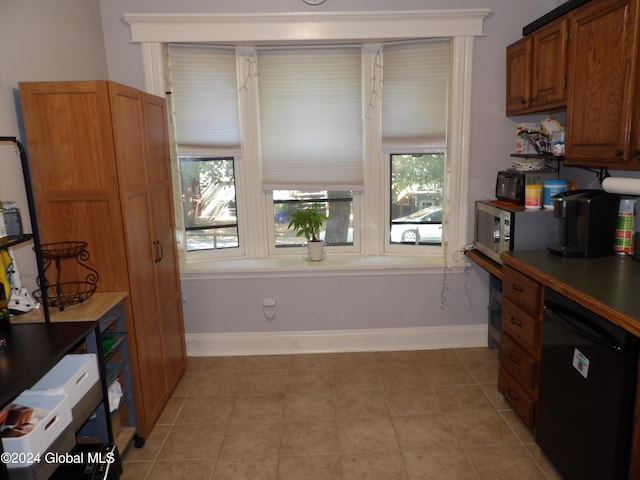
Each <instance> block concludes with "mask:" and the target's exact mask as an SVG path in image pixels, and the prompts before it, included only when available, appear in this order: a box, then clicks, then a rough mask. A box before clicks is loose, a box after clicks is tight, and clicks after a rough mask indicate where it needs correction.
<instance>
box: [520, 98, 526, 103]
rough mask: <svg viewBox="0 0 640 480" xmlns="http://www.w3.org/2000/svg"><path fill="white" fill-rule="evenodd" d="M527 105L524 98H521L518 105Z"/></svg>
mask: <svg viewBox="0 0 640 480" xmlns="http://www.w3.org/2000/svg"><path fill="white" fill-rule="evenodd" d="M526 104H527V100H526V98H524V97H523V98H522V100H520V105H526Z"/></svg>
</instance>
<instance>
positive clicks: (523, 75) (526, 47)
mask: <svg viewBox="0 0 640 480" xmlns="http://www.w3.org/2000/svg"><path fill="white" fill-rule="evenodd" d="M531 43H532V42H531V39H530V38H529V37H525V38H523V39H521V40H518V41H517V42H515V43H514V44H512V45H509V46H508V47H507V104H506V110H507V115H521V114H523V113H525V112H527V111H528V110H529V99H530V98H531V48H532V47H531Z"/></svg>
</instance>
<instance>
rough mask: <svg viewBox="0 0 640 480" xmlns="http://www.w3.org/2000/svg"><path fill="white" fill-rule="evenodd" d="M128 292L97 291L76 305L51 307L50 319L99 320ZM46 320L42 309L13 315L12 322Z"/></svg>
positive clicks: (72, 320) (125, 296) (66, 320)
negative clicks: (61, 308)
mask: <svg viewBox="0 0 640 480" xmlns="http://www.w3.org/2000/svg"><path fill="white" fill-rule="evenodd" d="M127 295H128V293H127V292H96V293H94V294H93V295H91V297H89V298H88V299H87V300H85V301H84V302H82V303H78V304H76V305H68V306H67V307H65V309H64V310H60V309H58V308H53V307H50V308H49V320H50V321H51V322H52V323H58V322H86V321H97V320H100V318H102V316H103V315H104V314H105V313H106V312H107V311H108V310H109V309H111V308H112V307H113V306H115V305H117V304H118V303H120V302H121V301H122V300H124V299H125V298H127ZM39 322H44V315H43V314H42V310H31V311H30V312H27V313H23V314H21V315H16V316H14V317H11V323H12V324H22V323H39Z"/></svg>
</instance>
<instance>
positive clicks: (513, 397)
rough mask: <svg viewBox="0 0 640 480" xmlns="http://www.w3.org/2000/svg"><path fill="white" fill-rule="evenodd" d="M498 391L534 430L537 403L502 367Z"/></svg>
mask: <svg viewBox="0 0 640 480" xmlns="http://www.w3.org/2000/svg"><path fill="white" fill-rule="evenodd" d="M498 391H499V392H500V393H502V394H503V395H504V398H505V399H506V400H507V401H508V402H509V404H511V406H512V407H513V409H514V410H515V411H516V413H517V414H518V415H519V416H520V418H522V420H523V421H524V423H525V424H526V425H527V426H528V427H529V428H530V429H531V430H533V428H534V426H535V411H536V403H535V401H534V399H533V398H532V397H531V396H530V395H529V394H528V393H527V392H526V391H525V390H524V389H523V388H522V387H521V386H520V385H519V384H518V382H516V381H515V380H514V379H513V377H511V375H509V373H508V372H507V371H506V370H505V369H504V368H500V374H499V376H498Z"/></svg>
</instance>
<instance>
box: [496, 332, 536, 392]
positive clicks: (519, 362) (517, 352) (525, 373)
mask: <svg viewBox="0 0 640 480" xmlns="http://www.w3.org/2000/svg"><path fill="white" fill-rule="evenodd" d="M500 366H501V367H502V368H505V369H507V370H508V371H509V373H510V374H511V375H512V376H513V377H514V378H516V379H517V380H519V381H520V383H521V384H522V385H523V386H524V387H525V388H526V389H528V390H529V392H530V393H533V392H534V391H535V390H537V388H538V362H537V361H536V360H535V359H533V358H532V357H531V355H529V354H528V353H527V352H525V351H524V350H523V349H522V347H520V345H518V344H517V343H516V342H514V341H513V340H512V339H511V337H510V336H509V335H502V337H501V338H500Z"/></svg>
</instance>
